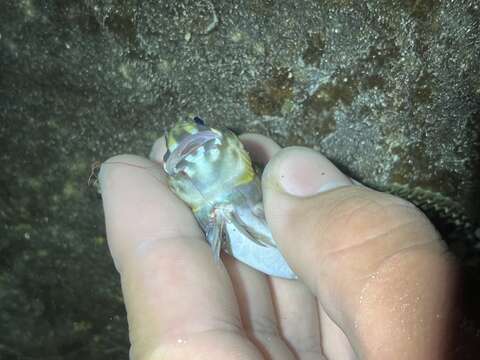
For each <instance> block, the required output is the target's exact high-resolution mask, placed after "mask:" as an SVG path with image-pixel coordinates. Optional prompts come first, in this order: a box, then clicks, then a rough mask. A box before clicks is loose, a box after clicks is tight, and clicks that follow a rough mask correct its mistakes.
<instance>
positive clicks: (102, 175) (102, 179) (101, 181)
mask: <svg viewBox="0 0 480 360" xmlns="http://www.w3.org/2000/svg"><path fill="white" fill-rule="evenodd" d="M105 168H106V166H105V163H102V165H100V170H99V171H98V175H97V179H98V183H97V184H98V185H97V192H98V193H99V194H101V193H102V190H103V189H105V183H106V172H107V170H106V169H105Z"/></svg>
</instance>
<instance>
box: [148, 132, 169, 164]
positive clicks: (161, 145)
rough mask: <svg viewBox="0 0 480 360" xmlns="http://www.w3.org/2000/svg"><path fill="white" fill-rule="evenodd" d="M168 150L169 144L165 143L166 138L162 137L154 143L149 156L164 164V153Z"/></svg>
mask: <svg viewBox="0 0 480 360" xmlns="http://www.w3.org/2000/svg"><path fill="white" fill-rule="evenodd" d="M166 151H167V146H166V145H165V138H163V137H161V138H159V139H157V140H156V141H155V142H154V143H153V146H152V150H150V154H149V155H148V158H149V159H150V160H152V161H155V162H158V163H160V164H162V163H163V155H164V154H165V152H166Z"/></svg>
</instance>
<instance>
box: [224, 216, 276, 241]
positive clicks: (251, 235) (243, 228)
mask: <svg viewBox="0 0 480 360" xmlns="http://www.w3.org/2000/svg"><path fill="white" fill-rule="evenodd" d="M225 217H226V218H227V221H228V222H230V223H231V224H232V225H233V226H234V227H235V228H236V229H237V230H238V231H240V233H242V234H243V235H244V236H246V237H247V238H248V239H250V240H251V241H253V242H254V243H256V244H257V245H260V246H264V247H277V246H276V244H275V243H274V242H273V241H272V239H269V238H268V237H266V236H264V235H263V234H260V233H258V232H255V230H254V229H253V228H252V227H251V226H248V225H246V224H245V223H244V222H243V221H242V219H240V217H239V216H238V215H237V214H236V213H235V211H230V212H228V213H227V214H225Z"/></svg>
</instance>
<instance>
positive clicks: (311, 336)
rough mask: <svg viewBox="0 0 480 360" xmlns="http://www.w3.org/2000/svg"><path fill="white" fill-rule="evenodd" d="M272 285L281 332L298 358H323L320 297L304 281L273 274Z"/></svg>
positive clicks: (306, 359) (305, 359) (307, 359)
mask: <svg viewBox="0 0 480 360" xmlns="http://www.w3.org/2000/svg"><path fill="white" fill-rule="evenodd" d="M270 285H271V291H272V294H273V299H274V303H275V309H276V313H277V318H278V321H279V325H280V332H281V334H282V336H283V338H284V339H285V341H286V342H287V344H288V345H289V347H290V348H291V349H292V351H293V352H294V354H295V356H296V357H297V359H300V360H310V359H311V360H313V359H321V358H323V352H322V348H321V343H320V339H321V338H320V322H319V316H318V307H317V301H316V299H315V297H314V296H313V295H312V293H311V291H310V290H309V289H308V288H307V286H306V285H305V284H304V283H303V282H301V281H291V280H285V279H279V278H271V279H270ZM332 359H335V358H332Z"/></svg>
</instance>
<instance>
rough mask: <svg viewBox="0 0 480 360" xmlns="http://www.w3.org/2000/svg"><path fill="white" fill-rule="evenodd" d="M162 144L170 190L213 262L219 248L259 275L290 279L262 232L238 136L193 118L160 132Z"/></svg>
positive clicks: (255, 189) (253, 180)
mask: <svg viewBox="0 0 480 360" xmlns="http://www.w3.org/2000/svg"><path fill="white" fill-rule="evenodd" d="M165 140H166V144H167V152H166V154H165V156H164V169H165V172H166V173H167V175H168V181H169V185H170V188H171V190H172V191H173V192H174V193H175V194H176V195H177V196H178V197H179V198H180V199H182V200H183V201H184V202H185V203H186V204H187V205H188V206H189V207H190V208H191V209H192V211H193V214H194V215H195V218H196V219H197V221H198V223H199V224H200V227H201V228H202V230H203V231H204V233H205V238H206V240H207V241H208V243H209V244H210V247H211V248H212V252H213V256H214V258H215V260H216V261H219V258H220V251H221V250H222V249H223V251H225V252H227V253H228V254H230V255H232V256H233V257H234V258H236V259H237V260H239V261H241V262H243V263H245V264H247V265H249V266H251V267H253V268H255V269H257V270H259V271H261V272H263V273H265V274H268V275H272V276H278V277H282V278H288V279H294V278H296V277H297V276H296V275H295V273H294V272H293V271H292V269H290V267H289V266H288V264H287V262H286V261H285V259H284V258H283V256H282V254H281V253H280V251H279V249H278V247H277V245H276V243H275V240H274V239H273V237H272V233H271V231H270V229H269V228H268V225H267V222H266V220H265V213H264V208H263V203H262V189H261V182H260V178H259V175H258V174H257V172H256V170H255V168H254V166H253V164H252V160H251V159H250V156H249V154H248V153H247V151H246V150H245V148H244V147H243V145H242V143H241V141H240V140H239V138H238V137H237V136H236V135H235V134H234V133H233V132H232V131H230V130H228V129H222V130H217V129H214V128H211V127H208V126H207V125H205V122H204V121H203V120H202V119H200V118H199V117H195V118H194V120H193V121H180V122H178V123H177V124H176V125H175V126H174V127H173V128H171V129H170V130H169V131H166V133H165Z"/></svg>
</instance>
